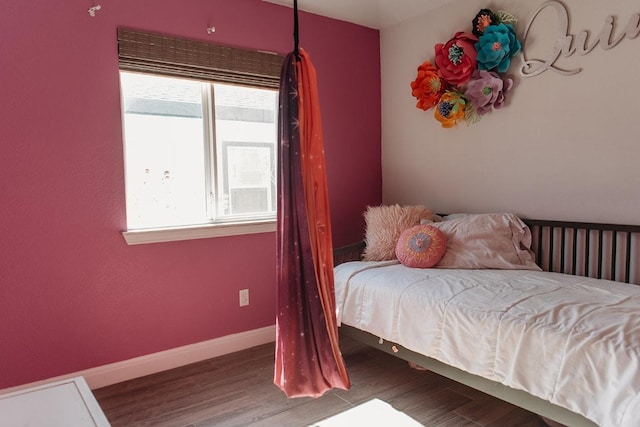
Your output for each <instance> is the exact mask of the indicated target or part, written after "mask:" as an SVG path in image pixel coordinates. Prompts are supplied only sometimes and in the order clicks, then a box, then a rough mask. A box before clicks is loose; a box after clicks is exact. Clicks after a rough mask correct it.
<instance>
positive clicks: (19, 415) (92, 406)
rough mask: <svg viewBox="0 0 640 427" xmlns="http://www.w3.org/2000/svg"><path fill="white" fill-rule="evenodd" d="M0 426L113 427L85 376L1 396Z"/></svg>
mask: <svg viewBox="0 0 640 427" xmlns="http://www.w3.org/2000/svg"><path fill="white" fill-rule="evenodd" d="M0 426H12V427H14V426H15V427H19V426H30V427H40V426H42V427H45V426H46V427H58V426H60V427H62V426H64V427H69V426H74V427H85V426H87V427H109V426H110V424H109V421H108V420H107V417H106V416H105V415H104V413H103V412H102V409H100V405H99V404H98V401H97V400H96V398H95V397H94V396H93V394H92V393H91V390H90V389H89V386H88V385H87V382H86V381H85V380H84V378H83V377H75V378H70V379H67V380H63V381H56V382H52V383H49V384H44V385H40V386H37V387H31V388H27V389H24V390H19V391H16V392H12V393H7V394H0Z"/></svg>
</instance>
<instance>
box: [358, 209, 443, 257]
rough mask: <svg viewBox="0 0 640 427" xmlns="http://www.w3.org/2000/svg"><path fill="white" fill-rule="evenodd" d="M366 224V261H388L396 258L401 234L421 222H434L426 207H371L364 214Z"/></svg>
mask: <svg viewBox="0 0 640 427" xmlns="http://www.w3.org/2000/svg"><path fill="white" fill-rule="evenodd" d="M364 219H365V223H366V231H365V241H366V243H367V246H366V247H365V250H364V254H363V259H364V260H365V261H386V260H392V259H395V258H396V244H397V243H398V238H399V237H400V234H401V233H402V232H403V231H404V230H406V229H407V228H410V227H413V226H414V225H418V224H420V221H422V220H427V221H433V212H431V211H430V210H429V209H427V208H426V207H424V206H400V205H397V204H396V205H383V206H369V207H368V208H367V210H366V212H365V213H364Z"/></svg>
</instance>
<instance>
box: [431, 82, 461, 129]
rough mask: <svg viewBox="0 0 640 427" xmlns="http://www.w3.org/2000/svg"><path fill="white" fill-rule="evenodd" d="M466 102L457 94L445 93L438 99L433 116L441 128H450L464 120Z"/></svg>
mask: <svg viewBox="0 0 640 427" xmlns="http://www.w3.org/2000/svg"><path fill="white" fill-rule="evenodd" d="M465 107H466V100H465V99H464V98H463V97H462V95H461V94H460V93H458V92H452V91H447V92H445V93H444V94H442V96H441V97H440V101H439V102H438V105H436V108H435V112H434V113H433V116H434V117H435V118H436V120H437V121H439V122H440V123H441V124H442V127H443V128H452V127H454V126H455V125H456V123H457V122H458V120H464V109H465Z"/></svg>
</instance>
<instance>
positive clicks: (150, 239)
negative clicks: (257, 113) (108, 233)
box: [118, 28, 284, 245]
mask: <svg viewBox="0 0 640 427" xmlns="http://www.w3.org/2000/svg"><path fill="white" fill-rule="evenodd" d="M118 60H119V71H129V72H140V73H144V74H151V75H160V76H167V77H177V78H192V79H195V80H199V81H204V82H207V83H209V84H211V85H213V84H214V83H223V84H228V83H231V84H240V85H243V86H249V87H255V88H263V89H277V88H279V84H280V70H281V68H282V62H283V60H284V57H283V56H281V55H278V54H276V53H272V52H263V51H250V50H244V49H238V48H232V47H226V46H220V45H216V44H212V43H207V42H201V41H195V40H188V39H182V38H176V37H171V36H166V35H161V34H154V33H148V32H140V31H135V30H130V29H125V28H118ZM211 90H213V89H212V88H211ZM207 98H211V97H207ZM212 102H214V101H213V100H212V99H208V101H207V103H208V105H207V106H206V107H205V109H206V110H209V111H208V113H209V118H210V119H214V117H213V115H212V111H213V108H215V106H214V105H211V104H212ZM212 126H214V125H213V123H212V124H210V126H209V129H206V130H205V132H210V133H211V132H215V129H214V128H213V127H212ZM212 136H213V135H212V134H210V135H206V138H207V139H208V138H210V137H212ZM123 139H124V135H123ZM205 145H206V147H207V148H205V150H206V151H205V156H208V161H207V162H205V163H206V164H207V166H206V167H207V168H215V167H216V159H215V156H216V153H215V151H216V149H215V147H214V146H211V144H209V143H207V144H205ZM123 146H124V145H123ZM276 148H277V147H276ZM206 173H207V175H208V177H209V178H211V177H214V181H213V182H210V181H211V180H210V179H207V180H206V181H207V182H205V187H206V192H207V194H206V196H207V198H210V197H212V195H213V190H214V188H212V186H215V185H216V183H215V179H216V178H215V176H216V175H217V174H216V173H215V169H214V170H207V171H206ZM209 205H210V203H209ZM275 230H276V218H275V217H274V218H272V219H265V218H259V219H257V218H247V219H246V220H235V221H234V220H232V221H219V222H212V223H208V224H199V225H186V226H175V227H162V228H148V229H135V230H134V229H132V230H126V231H123V232H122V235H123V237H124V239H125V241H126V242H127V244H128V245H137V244H145V243H158V242H170V241H180V240H191V239H201V238H211V237H223V236H233V235H243V234H254V233H267V232H273V231H275Z"/></svg>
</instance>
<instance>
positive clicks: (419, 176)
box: [381, 0, 640, 224]
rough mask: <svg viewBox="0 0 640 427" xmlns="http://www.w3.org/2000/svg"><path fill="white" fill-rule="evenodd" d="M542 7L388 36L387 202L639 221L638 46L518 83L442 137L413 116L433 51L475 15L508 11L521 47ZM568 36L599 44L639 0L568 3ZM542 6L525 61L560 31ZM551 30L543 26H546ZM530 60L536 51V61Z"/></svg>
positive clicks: (468, 10) (426, 118) (384, 41)
mask: <svg viewBox="0 0 640 427" xmlns="http://www.w3.org/2000/svg"><path fill="white" fill-rule="evenodd" d="M545 1H546V0H534V1H531V0H515V1H508V2H507V1H496V2H480V1H476V0H468V1H464V2H456V4H455V5H449V6H444V7H442V8H440V9H437V10H435V11H433V12H431V13H429V14H426V15H423V16H420V17H418V18H415V19H411V20H409V21H406V22H403V23H401V24H399V25H396V26H394V27H391V28H388V29H385V30H383V31H381V52H382V53H381V58H382V129H383V135H382V164H383V198H384V202H385V203H396V202H397V203H416V204H417V203H420V204H425V205H426V206H428V207H430V208H431V209H433V210H435V211H438V212H461V211H465V212H490V211H510V212H514V213H516V214H518V215H521V216H523V217H528V218H542V219H566V220H581V221H597V222H618V223H629V224H640V167H638V163H639V162H640V138H638V135H639V134H640V115H639V114H638V113H639V112H640V107H639V104H640V101H639V98H640V37H638V38H635V39H633V40H629V39H626V38H625V39H624V40H622V41H621V42H620V43H619V45H618V46H616V47H614V48H612V49H610V50H606V51H605V50H603V49H601V48H600V47H596V48H595V49H594V50H593V51H592V52H591V53H590V54H587V55H584V56H580V55H573V56H571V57H569V58H560V59H559V60H558V62H556V65H559V66H562V67H565V68H577V67H579V68H582V72H580V73H579V74H576V75H573V76H564V75H561V74H558V73H555V72H552V71H547V72H545V73H543V74H541V75H539V76H536V77H529V78H522V77H520V75H519V74H520V73H519V70H520V67H521V61H520V58H519V57H518V58H515V60H514V62H513V63H512V66H511V68H510V70H509V74H510V75H511V76H512V77H514V80H515V86H514V88H513V89H512V90H511V92H510V93H508V95H507V96H508V103H507V105H506V106H505V107H504V108H503V109H502V110H499V111H493V112H492V113H490V114H488V115H486V116H484V118H483V119H482V121H481V122H480V123H477V124H474V125H471V126H467V125H466V124H462V125H458V126H457V127H456V128H454V129H442V128H441V127H440V124H439V123H438V122H437V121H436V120H435V119H434V118H433V110H430V111H427V112H424V111H421V110H418V109H417V108H415V99H414V98H413V97H412V96H411V89H410V86H409V84H410V82H411V81H412V80H414V79H415V76H416V69H417V67H418V65H420V64H421V63H422V62H423V61H424V60H426V59H431V60H433V57H434V54H433V48H434V45H435V44H436V43H444V42H446V41H447V40H449V39H450V38H451V37H452V36H453V34H454V33H455V32H456V31H470V27H471V24H470V23H471V20H472V19H473V17H474V16H475V14H476V13H477V11H478V10H479V9H481V8H483V7H489V8H491V9H492V10H494V11H496V10H499V9H503V10H506V11H509V12H511V13H513V14H514V15H516V16H517V17H518V18H519V22H518V23H517V24H516V30H517V32H518V35H519V36H520V39H522V36H523V33H524V31H525V28H526V26H527V24H528V22H529V20H530V18H531V16H532V15H533V13H534V12H535V11H536V10H537V9H538V8H539V7H540V6H541V5H542V4H544V3H545ZM564 5H565V6H566V8H567V10H568V12H569V21H570V30H569V32H570V33H571V34H574V35H575V34H577V33H579V32H581V31H583V30H587V31H588V32H589V34H590V38H591V39H594V38H596V37H597V36H598V34H599V33H600V32H601V30H602V27H603V24H604V21H605V18H606V17H607V16H609V15H613V16H614V17H615V18H616V21H617V25H616V27H615V30H614V34H615V35H618V34H620V33H621V32H623V31H624V30H625V27H626V26H627V23H628V21H629V18H630V17H631V16H632V15H634V14H636V13H640V1H637V0H633V1H631V0H610V1H603V0H566V1H564ZM555 16H556V15H555V13H552V11H551V10H550V9H545V10H544V11H543V12H542V13H541V14H540V15H539V17H538V18H537V19H536V21H535V24H534V25H533V26H532V29H531V35H530V37H528V40H527V43H526V45H525V48H526V49H528V50H525V51H526V52H527V58H528V59H531V58H533V57H537V58H539V59H542V58H543V57H544V56H545V52H547V51H548V50H549V49H550V48H551V43H552V41H553V40H554V39H555V38H557V37H555V36H554V35H555V34H557V31H558V29H557V28H558V19H557V18H556V17H555ZM543 27H544V28H543ZM530 52H531V53H530Z"/></svg>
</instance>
